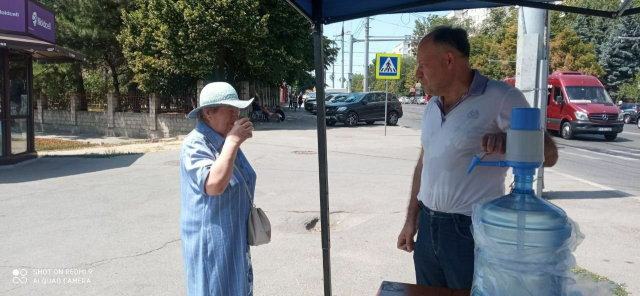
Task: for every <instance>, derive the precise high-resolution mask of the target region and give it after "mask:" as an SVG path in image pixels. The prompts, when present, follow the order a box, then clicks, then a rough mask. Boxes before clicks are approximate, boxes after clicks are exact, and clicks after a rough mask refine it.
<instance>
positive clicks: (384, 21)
mask: <svg viewBox="0 0 640 296" xmlns="http://www.w3.org/2000/svg"><path fill="white" fill-rule="evenodd" d="M372 20H374V21H378V22H383V23H387V24H389V25H394V26H398V27H405V28H409V29H413V27H409V26H403V25H399V24H394V23H390V22H387V21H381V20H376V19H372Z"/></svg>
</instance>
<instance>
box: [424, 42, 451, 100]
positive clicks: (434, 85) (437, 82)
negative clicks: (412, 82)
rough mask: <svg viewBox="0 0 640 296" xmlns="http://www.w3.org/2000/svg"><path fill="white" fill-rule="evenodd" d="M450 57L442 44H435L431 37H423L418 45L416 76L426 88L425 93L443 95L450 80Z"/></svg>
mask: <svg viewBox="0 0 640 296" xmlns="http://www.w3.org/2000/svg"><path fill="white" fill-rule="evenodd" d="M448 62H449V59H448V56H447V52H446V51H445V50H444V49H443V48H442V47H441V46H435V45H434V44H433V42H432V41H431V39H430V38H429V37H427V38H425V39H423V40H422V41H421V42H420V45H419V46H418V70H417V71H416V78H418V79H419V80H420V84H421V85H422V88H423V89H424V93H427V94H431V95H434V96H441V95H443V94H442V91H443V90H444V89H445V88H446V86H447V85H448V82H449V81H450V77H448V76H449V64H448Z"/></svg>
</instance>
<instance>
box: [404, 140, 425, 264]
mask: <svg viewBox="0 0 640 296" xmlns="http://www.w3.org/2000/svg"><path fill="white" fill-rule="evenodd" d="M423 157H424V148H422V150H421V151H420V158H419V159H418V163H417V164H416V168H415V169H414V171H413V182H412V184H411V196H410V197H409V207H408V209H407V220H406V221H405V223H404V227H403V228H402V231H401V232H400V235H399V236H398V249H400V250H403V251H407V252H413V245H414V244H415V241H414V240H413V239H414V237H415V236H416V233H417V232H418V215H419V214H420V207H419V206H418V193H419V192H420V184H421V178H422V158H423Z"/></svg>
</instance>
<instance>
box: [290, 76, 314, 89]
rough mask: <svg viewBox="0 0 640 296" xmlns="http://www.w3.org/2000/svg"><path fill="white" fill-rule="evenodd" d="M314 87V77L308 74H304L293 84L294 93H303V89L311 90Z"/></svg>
mask: <svg viewBox="0 0 640 296" xmlns="http://www.w3.org/2000/svg"><path fill="white" fill-rule="evenodd" d="M315 85H316V77H315V76H313V75H311V74H310V73H309V72H304V73H303V74H302V75H301V76H300V77H298V79H297V80H296V82H295V84H294V88H295V90H296V92H301V91H304V90H305V89H313V87H314V86H315Z"/></svg>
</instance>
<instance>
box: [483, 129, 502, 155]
mask: <svg viewBox="0 0 640 296" xmlns="http://www.w3.org/2000/svg"><path fill="white" fill-rule="evenodd" d="M481 148H482V151H484V152H487V154H493V153H495V154H505V153H506V152H507V134H505V133H495V134H486V135H484V136H483V137H482V144H481Z"/></svg>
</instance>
